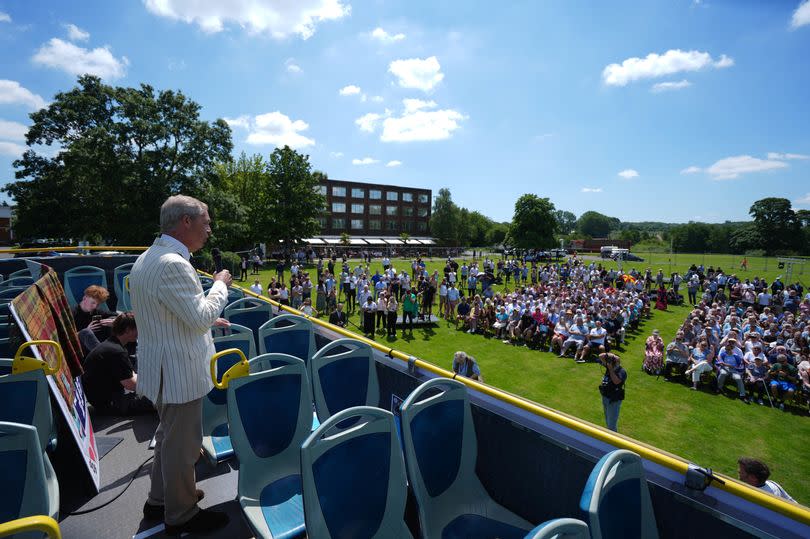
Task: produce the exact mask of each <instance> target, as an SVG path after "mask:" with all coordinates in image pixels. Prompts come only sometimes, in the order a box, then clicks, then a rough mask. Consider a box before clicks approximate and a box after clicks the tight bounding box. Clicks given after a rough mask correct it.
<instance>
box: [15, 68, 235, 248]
mask: <svg viewBox="0 0 810 539" xmlns="http://www.w3.org/2000/svg"><path fill="white" fill-rule="evenodd" d="M31 120H32V122H33V124H32V126H31V128H30V129H29V130H28V133H27V134H26V143H27V144H28V146H29V148H30V149H29V150H28V151H26V152H25V154H23V156H22V158H20V159H19V160H17V161H15V162H14V166H15V168H16V169H17V170H16V177H17V180H18V181H16V182H13V183H10V184H9V185H7V186H6V187H5V188H4V190H5V191H6V192H7V193H8V194H9V195H10V196H11V197H12V198H13V199H14V200H15V202H16V205H17V208H16V211H15V223H14V227H15V232H16V234H17V235H18V237H21V238H26V237H35V236H50V237H73V238H78V239H81V238H89V237H97V236H99V235H100V236H102V237H104V238H107V239H111V240H115V241H117V242H119V243H146V242H148V241H149V240H150V239H151V238H152V237H153V236H154V234H155V233H156V232H157V223H158V214H159V209H160V205H161V204H162V203H163V201H164V200H165V199H166V197H168V196H169V195H172V194H177V193H184V194H188V195H192V196H198V197H203V196H204V195H205V193H207V192H208V193H210V192H212V191H213V190H215V189H216V188H217V187H218V185H217V181H218V180H217V176H216V174H215V172H214V164H215V163H216V162H220V161H227V160H228V159H230V152H231V149H232V144H231V130H230V128H229V127H228V124H226V123H225V122H224V121H223V120H216V121H215V122H211V123H209V122H206V121H203V120H201V119H200V105H198V104H197V103H195V102H194V101H192V100H190V99H188V98H187V97H186V96H185V95H183V93H182V92H175V91H171V90H163V91H159V92H156V91H155V89H154V88H152V87H151V86H149V85H145V84H144V85H141V86H140V87H139V88H124V87H113V86H109V85H106V84H103V83H102V82H101V80H100V79H99V78H98V77H94V76H90V75H84V76H82V77H79V79H78V84H77V86H76V87H74V88H73V89H71V90H69V91H67V92H61V93H58V94H56V96H55V97H54V99H53V101H52V102H51V104H50V105H48V107H47V108H44V109H41V110H39V111H37V112H34V113H32V114H31ZM39 145H44V146H50V147H51V149H50V150H49V151H46V152H42V153H40V152H38V151H37V150H35V149H34V147H35V146H39Z"/></svg>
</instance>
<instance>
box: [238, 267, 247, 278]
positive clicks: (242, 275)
mask: <svg viewBox="0 0 810 539" xmlns="http://www.w3.org/2000/svg"><path fill="white" fill-rule="evenodd" d="M245 279H247V268H241V271H240V272H239V280H240V281H244V280H245Z"/></svg>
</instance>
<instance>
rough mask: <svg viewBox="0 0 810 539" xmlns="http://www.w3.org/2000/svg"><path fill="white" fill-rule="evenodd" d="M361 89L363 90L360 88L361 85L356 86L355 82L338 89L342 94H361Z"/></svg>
mask: <svg viewBox="0 0 810 539" xmlns="http://www.w3.org/2000/svg"><path fill="white" fill-rule="evenodd" d="M361 91H362V90H360V87H359V86H355V85H354V84H349V85H348V86H344V87H343V88H341V89H340V90H338V93H339V94H340V95H359V94H360V92H361Z"/></svg>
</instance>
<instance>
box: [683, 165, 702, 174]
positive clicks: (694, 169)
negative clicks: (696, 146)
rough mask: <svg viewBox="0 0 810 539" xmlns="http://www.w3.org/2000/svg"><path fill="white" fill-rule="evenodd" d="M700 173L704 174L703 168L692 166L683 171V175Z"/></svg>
mask: <svg viewBox="0 0 810 539" xmlns="http://www.w3.org/2000/svg"><path fill="white" fill-rule="evenodd" d="M700 172H703V169H702V168H700V167H696V166H694V165H692V166H691V167H686V168H685V169H683V170H682V171H681V174H698V173H700Z"/></svg>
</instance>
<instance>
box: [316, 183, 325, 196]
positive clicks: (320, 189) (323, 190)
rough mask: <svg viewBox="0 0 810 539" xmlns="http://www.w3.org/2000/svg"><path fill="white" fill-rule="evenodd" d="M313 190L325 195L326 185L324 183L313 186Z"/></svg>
mask: <svg viewBox="0 0 810 539" xmlns="http://www.w3.org/2000/svg"><path fill="white" fill-rule="evenodd" d="M315 192H316V193H318V194H319V195H323V196H326V186H325V185H318V186H316V187H315Z"/></svg>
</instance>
